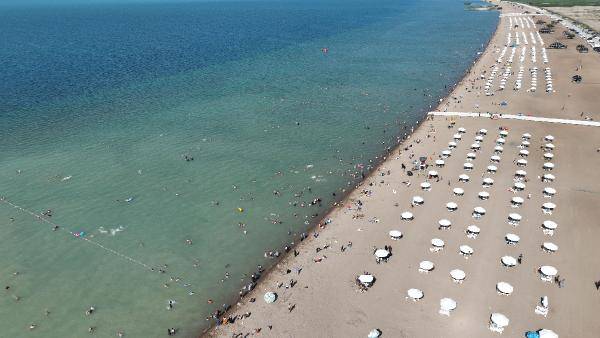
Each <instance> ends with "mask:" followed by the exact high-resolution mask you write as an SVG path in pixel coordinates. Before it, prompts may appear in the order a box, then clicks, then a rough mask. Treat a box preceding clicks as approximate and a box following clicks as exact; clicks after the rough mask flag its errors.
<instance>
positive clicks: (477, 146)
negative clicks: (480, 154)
mask: <svg viewBox="0 0 600 338" xmlns="http://www.w3.org/2000/svg"><path fill="white" fill-rule="evenodd" d="M480 148H481V144H479V143H473V144H471V149H475V150H476V149H480Z"/></svg>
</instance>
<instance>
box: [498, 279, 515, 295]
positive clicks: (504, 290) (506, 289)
mask: <svg viewBox="0 0 600 338" xmlns="http://www.w3.org/2000/svg"><path fill="white" fill-rule="evenodd" d="M496 290H497V291H498V292H499V293H501V294H504V295H510V294H511V293H513V290H514V288H513V286H512V285H510V284H508V283H507V282H498V283H497V284H496Z"/></svg>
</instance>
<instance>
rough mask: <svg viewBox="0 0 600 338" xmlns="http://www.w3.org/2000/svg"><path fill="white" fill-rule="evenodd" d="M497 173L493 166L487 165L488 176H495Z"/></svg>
mask: <svg viewBox="0 0 600 338" xmlns="http://www.w3.org/2000/svg"><path fill="white" fill-rule="evenodd" d="M497 171H498V167H496V166H495V165H491V164H490V165H488V166H487V172H488V173H490V174H495V173H496V172H497Z"/></svg>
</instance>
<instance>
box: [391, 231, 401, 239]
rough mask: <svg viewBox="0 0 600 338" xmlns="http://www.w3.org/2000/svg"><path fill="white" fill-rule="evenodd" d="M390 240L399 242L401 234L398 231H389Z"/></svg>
mask: <svg viewBox="0 0 600 338" xmlns="http://www.w3.org/2000/svg"><path fill="white" fill-rule="evenodd" d="M389 235H390V238H391V239H393V240H399V239H400V238H402V232H401V231H400V230H391V231H390V232H389Z"/></svg>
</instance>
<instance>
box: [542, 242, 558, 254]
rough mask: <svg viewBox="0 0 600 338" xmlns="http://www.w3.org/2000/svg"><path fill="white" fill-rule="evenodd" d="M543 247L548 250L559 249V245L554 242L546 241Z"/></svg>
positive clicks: (554, 250)
mask: <svg viewBox="0 0 600 338" xmlns="http://www.w3.org/2000/svg"><path fill="white" fill-rule="evenodd" d="M542 248H543V249H544V251H547V252H556V251H558V245H556V244H554V243H552V242H544V244H542Z"/></svg>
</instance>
